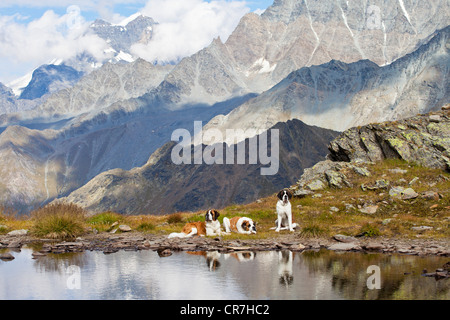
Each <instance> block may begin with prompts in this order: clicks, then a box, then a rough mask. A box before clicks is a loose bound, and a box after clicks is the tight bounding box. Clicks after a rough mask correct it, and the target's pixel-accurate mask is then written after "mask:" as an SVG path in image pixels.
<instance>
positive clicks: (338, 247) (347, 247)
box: [328, 242, 361, 251]
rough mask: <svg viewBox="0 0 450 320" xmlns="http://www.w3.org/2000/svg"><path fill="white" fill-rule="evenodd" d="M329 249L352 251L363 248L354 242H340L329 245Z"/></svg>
mask: <svg viewBox="0 0 450 320" xmlns="http://www.w3.org/2000/svg"><path fill="white" fill-rule="evenodd" d="M328 250H333V251H351V250H361V247H360V246H359V245H358V244H356V243H352V242H350V243H345V242H340V243H335V244H332V245H331V246H329V247H328Z"/></svg>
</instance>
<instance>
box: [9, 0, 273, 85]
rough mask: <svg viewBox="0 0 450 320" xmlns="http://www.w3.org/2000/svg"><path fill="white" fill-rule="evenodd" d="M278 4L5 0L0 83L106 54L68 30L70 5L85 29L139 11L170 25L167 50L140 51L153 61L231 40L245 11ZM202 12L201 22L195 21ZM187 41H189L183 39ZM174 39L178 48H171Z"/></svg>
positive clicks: (251, 0) (257, 0)
mask: <svg viewBox="0 0 450 320" xmlns="http://www.w3.org/2000/svg"><path fill="white" fill-rule="evenodd" d="M272 3H273V0H247V1H244V0H39V1H36V0H0V82H2V83H4V84H8V83H10V82H11V81H13V80H15V79H17V78H20V77H22V76H23V75H25V74H26V73H29V72H30V71H32V70H33V69H34V68H36V67H38V66H40V65H42V64H45V63H49V62H50V61H52V60H54V59H62V60H64V59H69V58H71V56H73V55H75V54H77V53H80V51H81V50H85V49H88V50H90V53H93V54H94V55H98V56H100V55H101V51H102V48H104V47H102V44H101V43H98V41H95V39H93V38H92V36H85V35H84V34H83V33H82V32H81V31H79V32H78V33H77V30H68V28H67V24H68V22H67V21H68V19H70V18H71V16H70V11H69V8H73V7H74V6H75V8H77V10H79V17H80V18H81V21H82V22H83V23H84V24H83V27H84V28H86V26H87V25H88V24H89V22H91V21H94V20H95V19H97V18H102V19H104V20H107V21H109V22H112V23H118V22H120V21H121V20H123V19H124V18H126V17H129V16H131V15H132V14H134V13H136V12H142V13H143V14H145V15H148V16H150V17H152V18H154V19H155V20H156V21H158V22H159V23H160V27H159V28H160V29H161V30H164V26H166V25H167V26H169V25H170V29H169V28H168V29H169V30H178V32H177V33H175V32H172V34H171V33H170V32H169V36H168V37H171V36H173V37H174V38H173V39H166V40H170V42H168V43H162V44H161V45H160V46H159V48H164V49H165V52H156V53H155V52H149V51H146V48H138V49H139V50H137V51H136V52H137V54H138V55H139V56H141V57H142V58H144V59H147V60H151V59H152V58H153V56H154V55H158V57H159V59H160V60H163V59H162V58H161V56H163V57H164V58H165V59H167V60H169V59H174V58H181V57H183V56H187V55H191V54H193V53H195V52H196V51H198V50H200V49H202V48H203V47H204V46H206V45H208V44H209V43H210V42H211V41H212V39H213V38H216V37H217V36H220V37H221V39H222V40H223V41H224V40H226V38H227V37H228V35H229V34H230V33H231V32H232V31H233V30H234V28H235V27H236V25H237V23H238V22H239V20H240V18H241V17H242V16H243V15H244V14H245V13H248V12H250V11H251V12H257V13H260V12H261V11H262V10H264V9H266V8H267V7H269V6H270V5H271V4H272ZM196 11H198V14H197V12H196ZM205 13H206V14H205ZM196 15H197V16H198V17H199V18H198V21H197V20H196V19H192V17H196ZM72 17H73V16H72ZM202 17H205V20H201V18H202ZM177 19H179V22H178V21H177ZM177 23H178V24H179V25H177ZM174 25H175V26H176V28H174ZM205 25H207V26H208V28H205ZM179 30H182V31H185V33H184V34H183V32H181V33H180V31H179ZM165 31H166V32H168V31H167V30H165ZM192 33H195V34H196V38H195V41H194V40H192V39H189V35H190V34H192ZM166 34H167V33H166ZM166 38H167V36H166ZM182 39H184V41H185V43H181V42H182V41H183V40H182ZM174 43H175V44H176V46H170V45H171V44H174ZM167 44H170V45H167ZM103 45H104V44H103ZM170 50H172V51H170Z"/></svg>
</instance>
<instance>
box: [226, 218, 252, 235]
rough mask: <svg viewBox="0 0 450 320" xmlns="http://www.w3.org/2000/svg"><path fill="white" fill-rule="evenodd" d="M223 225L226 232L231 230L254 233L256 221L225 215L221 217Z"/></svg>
mask: <svg viewBox="0 0 450 320" xmlns="http://www.w3.org/2000/svg"><path fill="white" fill-rule="evenodd" d="M223 227H224V229H225V232H227V233H230V232H231V231H233V232H237V233H243V234H252V233H256V223H255V222H254V221H253V220H252V219H250V218H246V217H233V218H231V219H228V218H227V217H225V218H223Z"/></svg>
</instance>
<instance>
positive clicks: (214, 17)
mask: <svg viewBox="0 0 450 320" xmlns="http://www.w3.org/2000/svg"><path fill="white" fill-rule="evenodd" d="M249 11H250V9H249V8H248V7H247V6H246V5H245V2H244V1H224V0H219V1H211V2H205V1H202V0H150V1H148V2H147V5H146V6H145V7H144V8H143V9H142V10H141V12H142V13H143V14H144V15H147V16H150V17H152V18H153V19H155V21H157V22H158V23H159V25H157V26H155V27H154V34H153V39H152V41H151V42H150V43H149V44H148V45H144V44H136V45H134V46H133V48H132V50H133V53H134V54H136V55H138V56H140V57H142V58H144V59H146V60H148V61H155V60H157V61H165V62H168V61H176V60H178V59H180V58H183V57H185V56H189V55H192V54H194V53H195V52H197V51H199V50H201V49H202V48H204V47H206V46H207V45H209V44H210V43H211V41H212V40H213V39H214V38H216V37H217V36H220V37H221V39H222V41H225V40H226V39H227V38H228V36H229V35H230V34H231V32H232V31H233V30H234V29H235V27H236V26H237V24H238V22H239V20H240V19H241V17H242V16H243V15H244V14H245V13H248V12H249Z"/></svg>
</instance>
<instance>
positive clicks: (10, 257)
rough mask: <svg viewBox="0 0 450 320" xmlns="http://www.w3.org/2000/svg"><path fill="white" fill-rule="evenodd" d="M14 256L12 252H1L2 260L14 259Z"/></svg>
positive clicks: (0, 258) (0, 257)
mask: <svg viewBox="0 0 450 320" xmlns="http://www.w3.org/2000/svg"><path fill="white" fill-rule="evenodd" d="M14 259H15V258H14V256H13V255H12V254H11V253H8V252H7V253H0V260H3V261H11V260H14Z"/></svg>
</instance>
